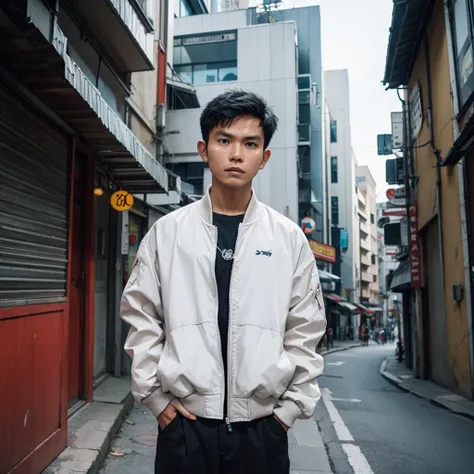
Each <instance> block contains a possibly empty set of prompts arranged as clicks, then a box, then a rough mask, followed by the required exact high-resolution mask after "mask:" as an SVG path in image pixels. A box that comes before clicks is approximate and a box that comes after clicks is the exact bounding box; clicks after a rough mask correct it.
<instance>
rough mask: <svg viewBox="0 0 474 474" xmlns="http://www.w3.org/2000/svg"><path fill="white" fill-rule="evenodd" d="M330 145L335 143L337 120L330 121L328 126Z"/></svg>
mask: <svg viewBox="0 0 474 474" xmlns="http://www.w3.org/2000/svg"><path fill="white" fill-rule="evenodd" d="M329 130H330V134H331V143H337V120H331V124H330V128H329Z"/></svg>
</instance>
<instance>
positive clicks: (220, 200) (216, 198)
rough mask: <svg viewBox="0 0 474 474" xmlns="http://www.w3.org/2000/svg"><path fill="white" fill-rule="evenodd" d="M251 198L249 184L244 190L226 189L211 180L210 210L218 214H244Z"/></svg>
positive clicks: (250, 186)
mask: <svg viewBox="0 0 474 474" xmlns="http://www.w3.org/2000/svg"><path fill="white" fill-rule="evenodd" d="M251 198H252V185H251V184H250V185H249V186H248V187H245V188H240V189H228V188H224V187H223V186H222V185H220V184H219V183H216V182H215V181H214V180H213V183H212V188H211V202H212V210H213V211H214V212H217V213H218V214H224V215H227V216H237V215H239V214H245V211H246V210H247V207H248V205H249V202H250V199H251Z"/></svg>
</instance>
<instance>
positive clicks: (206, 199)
mask: <svg viewBox="0 0 474 474" xmlns="http://www.w3.org/2000/svg"><path fill="white" fill-rule="evenodd" d="M211 187H212V186H209V187H208V188H207V191H206V194H205V195H204V196H203V197H202V199H201V200H199V201H198V202H197V203H196V206H197V212H198V214H199V215H200V216H201V218H202V219H203V220H204V221H205V222H206V223H207V224H209V225H212V222H213V219H212V203H211ZM260 206H261V204H260V202H259V201H258V200H257V197H256V196H255V191H254V189H252V197H251V199H250V202H249V205H248V207H247V211H246V212H245V217H244V222H243V223H244V224H249V223H251V222H253V221H254V220H255V219H256V218H257V217H258V215H259V213H260Z"/></svg>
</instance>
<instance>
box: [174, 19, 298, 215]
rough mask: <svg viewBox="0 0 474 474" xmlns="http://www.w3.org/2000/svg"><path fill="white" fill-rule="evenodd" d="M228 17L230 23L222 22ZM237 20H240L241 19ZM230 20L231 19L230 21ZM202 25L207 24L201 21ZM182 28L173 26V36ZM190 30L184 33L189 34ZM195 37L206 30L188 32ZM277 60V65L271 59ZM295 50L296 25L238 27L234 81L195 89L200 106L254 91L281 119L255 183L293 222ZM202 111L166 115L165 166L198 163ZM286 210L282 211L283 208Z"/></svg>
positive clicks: (268, 201) (295, 211) (262, 196)
mask: <svg viewBox="0 0 474 474" xmlns="http://www.w3.org/2000/svg"><path fill="white" fill-rule="evenodd" d="M241 13H242V12H240V11H238V12H231V13H223V14H217V15H207V16H210V17H219V18H221V17H222V21H218V20H216V19H215V18H211V19H209V21H208V23H209V22H210V23H209V24H211V25H214V28H217V25H220V28H219V29H224V26H223V25H228V24H229V23H232V22H234V21H235V20H234V17H235V16H236V15H237V16H238V15H239V14H241ZM227 16H230V17H231V19H230V20H229V19H226V17H227ZM240 18H241V17H240ZM183 20H189V21H188V23H189V24H191V25H194V24H195V23H196V22H197V23H198V24H202V23H200V22H199V21H198V17H195V18H194V17H188V18H181V19H179V21H178V20H176V24H178V23H179V24H180V25H181V24H182V23H185V21H183ZM231 20H232V21H231ZM204 24H207V23H206V22H204ZM178 31H183V27H182V26H180V27H179V28H176V33H178ZM187 31H188V30H187ZM192 31H193V32H194V33H202V32H205V30H204V31H196V30H192ZM256 44H258V45H259V50H260V51H262V52H264V54H263V53H262V54H258V55H252V54H249V51H252V49H253V48H254V47H255V45H256ZM275 57H278V58H279V60H278V61H274V60H271V59H272V58H275ZM295 63H296V48H295V25H294V23H290V22H288V23H276V24H267V25H259V26H251V27H243V28H239V29H238V58H237V64H238V80H237V81H232V82H220V83H210V84H204V85H197V86H195V88H196V92H197V96H198V99H199V103H200V104H201V105H202V106H203V107H204V106H205V105H206V104H207V103H208V102H209V101H210V100H211V99H213V98H214V97H215V96H216V95H218V94H220V93H222V92H224V91H226V90H229V89H232V88H239V89H244V90H248V91H252V92H255V93H257V94H260V95H261V96H262V97H264V98H265V99H266V100H267V102H268V104H269V105H271V106H272V107H273V108H274V111H275V113H276V115H277V116H278V118H279V127H278V130H277V132H276V134H275V136H274V138H273V140H272V142H271V143H270V149H271V150H272V159H271V160H270V162H269V164H268V165H267V167H266V168H265V170H264V171H263V172H261V173H259V174H258V175H257V177H256V179H255V182H254V185H255V189H256V192H257V195H258V197H259V199H261V200H262V201H263V202H265V203H266V204H268V205H270V206H272V207H273V208H275V209H276V210H277V211H279V212H281V213H287V214H288V212H289V217H290V218H291V219H292V220H294V221H295V222H296V221H297V219H298V187H297V185H298V182H297V136H296V133H297V130H296V107H297V105H296V101H297V95H296V70H295ZM201 112H202V109H188V110H170V111H168V112H167V126H166V129H167V131H179V134H174V135H167V138H166V143H165V144H166V147H167V148H168V149H169V151H170V152H171V153H172V155H173V156H172V158H171V159H170V160H168V162H176V163H178V162H185V161H187V162H197V161H200V160H201V158H200V157H199V155H198V153H197V150H196V143H197V141H198V140H200V139H201V135H200V130H199V116H200V114H201ZM287 207H288V208H289V211H285V209H286V208H287Z"/></svg>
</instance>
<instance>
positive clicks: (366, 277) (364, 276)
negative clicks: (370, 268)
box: [360, 271, 374, 284]
mask: <svg viewBox="0 0 474 474" xmlns="http://www.w3.org/2000/svg"><path fill="white" fill-rule="evenodd" d="M360 277H361V280H362V282H363V283H369V284H370V283H373V281H374V278H373V276H372V275H371V274H370V273H369V272H364V271H362V272H361V275H360Z"/></svg>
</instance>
